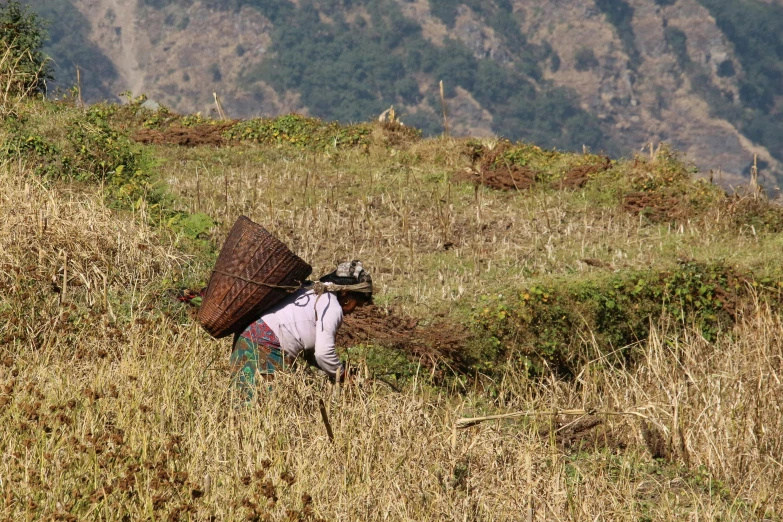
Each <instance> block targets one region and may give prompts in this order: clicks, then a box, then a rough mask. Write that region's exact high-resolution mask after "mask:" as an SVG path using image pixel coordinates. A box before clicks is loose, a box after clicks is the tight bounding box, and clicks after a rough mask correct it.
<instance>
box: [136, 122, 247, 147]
mask: <svg viewBox="0 0 783 522" xmlns="http://www.w3.org/2000/svg"><path fill="white" fill-rule="evenodd" d="M233 125H234V122H229V123H218V124H215V125H195V126H193V127H185V126H182V125H172V126H170V127H167V128H165V129H140V130H138V131H136V133H134V134H133V136H131V138H132V139H133V140H135V141H137V142H139V143H144V144H155V145H177V146H180V147H196V146H199V145H214V146H217V147H220V146H222V145H225V144H226V143H227V140H226V139H225V138H224V137H223V133H224V132H225V131H226V129H228V128H230V127H232V126H233Z"/></svg>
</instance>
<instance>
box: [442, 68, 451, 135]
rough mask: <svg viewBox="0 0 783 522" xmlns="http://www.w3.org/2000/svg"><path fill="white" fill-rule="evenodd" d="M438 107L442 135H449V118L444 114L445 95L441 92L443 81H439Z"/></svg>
mask: <svg viewBox="0 0 783 522" xmlns="http://www.w3.org/2000/svg"><path fill="white" fill-rule="evenodd" d="M440 107H441V109H442V110H443V133H444V134H445V135H446V136H448V135H449V118H448V116H447V114H446V95H445V93H444V91H443V80H441V81H440Z"/></svg>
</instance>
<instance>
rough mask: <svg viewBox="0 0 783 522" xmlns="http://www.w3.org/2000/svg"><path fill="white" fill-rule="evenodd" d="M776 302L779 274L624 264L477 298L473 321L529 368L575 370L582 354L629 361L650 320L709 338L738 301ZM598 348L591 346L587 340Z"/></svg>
mask: <svg viewBox="0 0 783 522" xmlns="http://www.w3.org/2000/svg"><path fill="white" fill-rule="evenodd" d="M754 300H759V301H767V302H769V303H770V304H771V305H772V306H773V308H775V309H777V308H778V307H779V305H780V303H781V302H782V301H783V279H781V277H780V275H777V274H776V275H765V276H756V275H754V274H752V273H751V272H749V271H742V270H738V269H735V268H732V267H729V266H725V265H722V264H719V263H716V264H703V263H696V262H691V261H683V262H681V263H680V264H679V265H678V266H677V267H676V268H674V269H672V270H667V271H657V270H652V269H651V270H647V271H629V272H625V273H620V274H616V275H612V276H609V277H602V278H599V279H589V280H583V281H573V280H570V281H568V282H558V281H553V282H551V283H549V284H544V283H540V284H537V285H534V286H531V287H528V288H525V289H523V290H521V291H519V292H513V293H511V294H510V295H508V296H503V297H499V298H492V299H490V298H484V300H483V303H482V304H483V306H482V308H481V310H479V311H478V312H477V314H476V319H477V324H478V327H479V328H480V329H481V330H482V331H483V332H484V334H485V335H486V336H488V338H489V343H488V344H489V345H490V346H491V347H492V348H493V349H494V351H495V352H496V353H497V356H498V357H499V359H498V360H496V361H495V362H496V364H498V365H502V364H503V363H504V362H513V363H515V364H517V363H518V364H521V365H522V366H523V367H526V368H528V370H529V371H530V373H532V374H538V373H541V372H543V371H545V369H547V368H549V369H551V370H553V371H555V372H556V373H559V374H562V375H574V374H576V373H578V371H579V369H580V367H581V366H582V365H583V364H584V363H585V362H587V361H590V360H595V359H599V358H603V359H604V360H605V361H606V362H607V363H610V364H628V363H631V362H633V350H632V347H633V345H635V344H637V343H639V342H641V341H644V340H646V339H647V337H648V335H649V331H650V327H651V324H657V323H659V322H660V320H661V318H662V317H668V318H669V319H670V320H671V324H672V325H679V327H691V326H694V327H695V328H696V329H697V330H698V331H699V332H701V335H702V336H703V337H704V338H705V339H707V340H708V341H712V340H714V339H716V337H717V335H718V333H719V332H721V331H724V330H728V329H730V327H731V326H733V324H734V322H735V320H736V319H737V317H738V314H739V312H740V310H741V308H742V306H743V305H742V303H748V302H752V301H754ZM594 346H596V347H602V349H603V350H604V352H603V353H595V352H594V351H593V348H592V347H594Z"/></svg>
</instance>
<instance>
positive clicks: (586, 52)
mask: <svg viewBox="0 0 783 522" xmlns="http://www.w3.org/2000/svg"><path fill="white" fill-rule="evenodd" d="M574 62H575V63H574V68H575V69H576V70H577V71H580V72H584V71H589V70H590V69H593V68H595V67H598V58H596V57H595V52H594V51H593V50H592V49H590V48H589V47H580V48H579V49H577V51H576V53H575V54H574Z"/></svg>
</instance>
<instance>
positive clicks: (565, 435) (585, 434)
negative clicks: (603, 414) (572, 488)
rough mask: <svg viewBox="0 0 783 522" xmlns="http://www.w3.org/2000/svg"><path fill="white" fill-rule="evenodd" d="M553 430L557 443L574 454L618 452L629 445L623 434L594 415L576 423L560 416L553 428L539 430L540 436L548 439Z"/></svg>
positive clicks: (569, 418) (572, 419)
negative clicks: (604, 450)
mask: <svg viewBox="0 0 783 522" xmlns="http://www.w3.org/2000/svg"><path fill="white" fill-rule="evenodd" d="M552 429H554V431H555V443H556V444H557V445H558V446H559V447H560V448H562V449H563V450H564V451H570V452H573V453H576V452H580V451H593V450H596V449H608V450H611V451H617V450H622V449H625V448H626V447H627V445H628V444H627V442H626V441H625V438H624V437H623V436H622V433H619V432H616V430H613V429H612V428H610V427H608V426H607V425H606V424H605V422H604V420H603V419H601V418H600V417H597V416H594V415H590V416H586V417H582V418H581V419H579V420H576V421H575V422H574V418H573V417H568V416H562V417H560V416H559V417H557V419H556V420H555V421H554V422H553V423H552V425H551V426H545V427H543V428H541V429H539V430H538V434H539V436H540V437H546V438H548V437H550V436H551V430H552Z"/></svg>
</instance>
